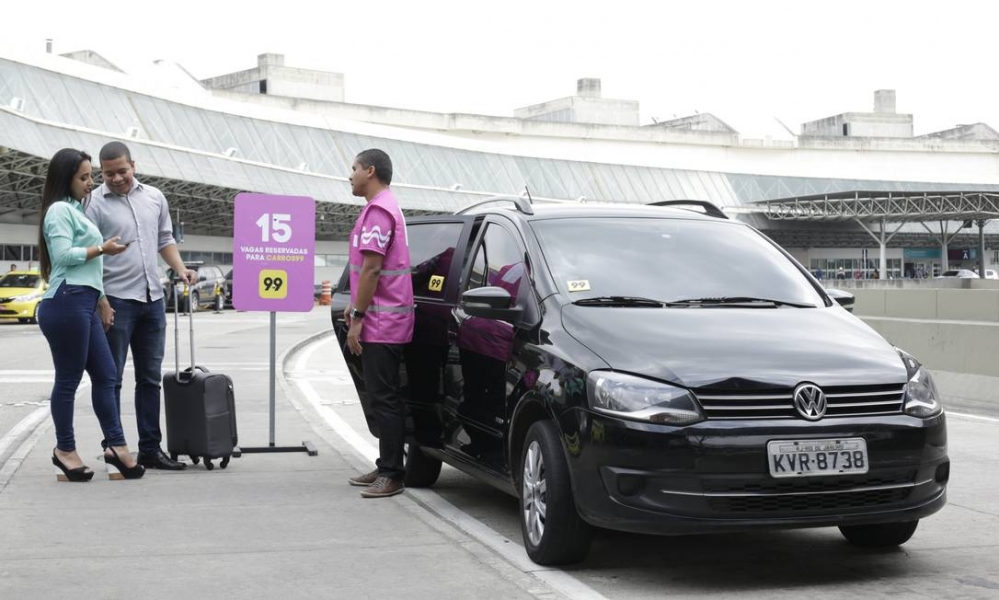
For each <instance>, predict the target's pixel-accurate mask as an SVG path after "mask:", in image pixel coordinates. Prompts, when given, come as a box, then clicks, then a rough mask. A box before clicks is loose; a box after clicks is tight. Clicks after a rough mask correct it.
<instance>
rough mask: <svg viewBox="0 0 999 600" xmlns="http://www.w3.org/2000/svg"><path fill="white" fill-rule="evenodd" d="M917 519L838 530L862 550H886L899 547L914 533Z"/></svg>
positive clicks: (844, 527)
mask: <svg viewBox="0 0 999 600" xmlns="http://www.w3.org/2000/svg"><path fill="white" fill-rule="evenodd" d="M917 525H919V519H916V520H915V521H903V522H901V523H878V524H875V525H848V526H843V527H840V528H839V531H840V533H842V534H843V537H845V538H846V540H847V541H848V542H850V543H851V544H853V545H855V546H861V547H863V548H888V547H890V546H901V545H902V544H904V543H906V542H907V541H909V538H911V537H912V534H913V533H915V532H916V526H917Z"/></svg>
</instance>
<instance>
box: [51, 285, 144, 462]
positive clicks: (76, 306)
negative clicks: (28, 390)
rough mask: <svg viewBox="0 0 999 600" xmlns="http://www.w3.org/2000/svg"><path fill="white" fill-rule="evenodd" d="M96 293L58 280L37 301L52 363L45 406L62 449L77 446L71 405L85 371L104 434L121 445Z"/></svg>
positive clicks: (112, 370)
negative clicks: (52, 382) (52, 293)
mask: <svg viewBox="0 0 999 600" xmlns="http://www.w3.org/2000/svg"><path fill="white" fill-rule="evenodd" d="M98 297H99V293H98V291H97V290H95V289H94V288H92V287H88V286H85V285H70V284H68V283H62V284H61V285H60V286H59V289H58V290H56V293H55V296H53V297H52V298H46V299H44V300H42V302H41V303H40V304H39V305H38V326H39V327H40V328H41V330H42V334H43V335H44V336H45V339H46V340H48V342H49V348H51V350H52V363H53V364H54V366H55V385H53V386H52V396H51V398H50V400H49V406H50V408H51V410H52V421H53V423H55V430H56V447H57V448H59V449H60V450H62V451H63V452H72V451H73V450H76V438H75V436H74V434H73V405H74V400H75V399H76V390H77V388H78V387H80V380H81V379H83V371H84V370H85V371H86V372H87V374H89V375H90V398H91V402H92V403H93V405H94V413H95V414H96V415H97V420H98V421H99V422H100V424H101V430H102V431H103V432H104V439H105V440H107V441H109V442H110V443H111V445H112V446H124V445H125V435H124V434H123V433H122V430H121V420H120V418H119V416H118V410H117V407H116V405H115V399H114V382H115V365H114V359H113V358H112V357H111V350H110V349H109V348H108V341H107V338H105V337H104V327H103V325H101V320H100V317H98V315H97V299H98Z"/></svg>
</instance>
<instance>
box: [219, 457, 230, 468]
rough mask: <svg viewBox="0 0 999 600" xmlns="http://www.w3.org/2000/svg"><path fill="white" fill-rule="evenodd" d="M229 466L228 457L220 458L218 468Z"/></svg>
mask: <svg viewBox="0 0 999 600" xmlns="http://www.w3.org/2000/svg"><path fill="white" fill-rule="evenodd" d="M228 466H229V457H228V456H225V457H223V458H222V462H220V463H219V468H220V469H224V468H226V467H228Z"/></svg>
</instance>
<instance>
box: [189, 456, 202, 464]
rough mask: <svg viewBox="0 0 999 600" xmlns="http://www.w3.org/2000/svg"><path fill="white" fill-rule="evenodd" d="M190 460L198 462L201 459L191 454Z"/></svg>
mask: <svg viewBox="0 0 999 600" xmlns="http://www.w3.org/2000/svg"><path fill="white" fill-rule="evenodd" d="M191 462H192V463H194V464H198V463H199V462H201V459H200V458H198V457H197V456H192V457H191Z"/></svg>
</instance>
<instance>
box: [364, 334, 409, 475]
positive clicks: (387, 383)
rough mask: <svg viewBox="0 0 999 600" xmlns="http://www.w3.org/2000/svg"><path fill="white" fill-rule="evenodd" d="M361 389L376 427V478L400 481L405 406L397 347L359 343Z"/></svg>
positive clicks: (404, 439)
mask: <svg viewBox="0 0 999 600" xmlns="http://www.w3.org/2000/svg"><path fill="white" fill-rule="evenodd" d="M362 346H363V351H362V352H361V363H362V365H363V366H364V387H365V390H366V391H367V393H368V404H369V408H370V409H371V412H372V414H374V416H375V422H376V423H377V424H378V455H379V458H378V460H377V461H375V464H376V465H377V466H378V474H379V475H384V476H386V477H391V478H393V479H402V477H403V476H404V475H405V474H406V467H405V464H404V463H403V460H404V458H403V455H404V452H403V446H404V445H405V443H406V403H405V400H403V398H402V396H401V395H400V394H399V387H400V385H399V363H400V361H401V360H402V351H403V348H404V346H403V345H401V344H374V343H371V342H365V343H362Z"/></svg>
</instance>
